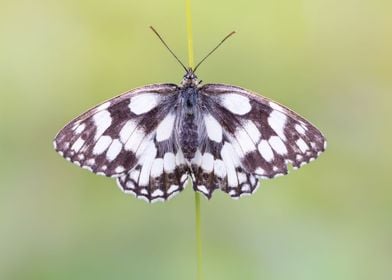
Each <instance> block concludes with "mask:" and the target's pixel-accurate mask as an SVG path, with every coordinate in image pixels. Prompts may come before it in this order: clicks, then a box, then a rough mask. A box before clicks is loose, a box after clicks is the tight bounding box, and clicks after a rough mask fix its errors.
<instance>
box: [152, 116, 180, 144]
mask: <svg viewBox="0 0 392 280" xmlns="http://www.w3.org/2000/svg"><path fill="white" fill-rule="evenodd" d="M175 119H176V116H175V114H172V113H169V114H168V115H167V116H166V117H165V118H164V119H163V120H162V121H161V122H160V123H159V125H158V127H157V132H156V133H157V136H156V139H157V141H158V142H161V141H164V140H167V139H169V138H170V136H171V135H172V132H173V127H174V121H175Z"/></svg>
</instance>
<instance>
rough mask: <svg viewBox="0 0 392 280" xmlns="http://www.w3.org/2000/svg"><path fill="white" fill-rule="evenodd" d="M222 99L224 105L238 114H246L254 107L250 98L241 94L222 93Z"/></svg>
mask: <svg viewBox="0 0 392 280" xmlns="http://www.w3.org/2000/svg"><path fill="white" fill-rule="evenodd" d="M221 101H222V106H223V107H225V108H226V109H227V110H229V111H230V112H232V113H233V114H236V115H245V114H247V113H249V112H250V110H251V109H252V106H251V105H250V102H249V98H247V97H245V96H243V95H240V94H235V93H228V94H222V95H221Z"/></svg>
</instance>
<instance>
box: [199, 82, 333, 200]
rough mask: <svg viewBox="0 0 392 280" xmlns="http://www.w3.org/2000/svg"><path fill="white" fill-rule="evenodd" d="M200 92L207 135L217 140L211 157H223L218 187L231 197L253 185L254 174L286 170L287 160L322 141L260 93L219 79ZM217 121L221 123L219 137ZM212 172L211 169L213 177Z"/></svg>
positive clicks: (302, 158)
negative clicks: (218, 143) (220, 183)
mask: <svg viewBox="0 0 392 280" xmlns="http://www.w3.org/2000/svg"><path fill="white" fill-rule="evenodd" d="M200 94H201V100H202V104H203V107H204V108H205V109H204V110H205V111H206V112H207V114H208V118H207V120H206V121H205V123H206V125H207V128H206V131H207V136H208V137H207V139H208V140H209V141H213V142H215V141H217V142H220V149H218V150H219V152H218V150H217V151H216V153H215V155H214V160H222V161H223V163H224V167H225V171H226V177H225V178H224V179H223V181H224V184H223V186H226V188H222V189H223V190H224V191H226V192H228V193H229V194H230V195H231V196H232V197H239V196H241V195H242V194H249V193H252V192H253V191H254V190H255V189H256V187H257V182H256V185H255V184H254V181H255V179H256V178H273V177H276V176H279V175H285V174H287V172H288V169H287V165H288V164H289V163H290V164H292V165H293V167H294V168H299V167H301V166H302V165H304V164H306V163H308V162H310V161H312V160H314V159H315V158H317V157H318V156H319V155H320V153H321V152H323V151H324V149H325V147H326V141H325V138H324V136H323V135H322V134H321V132H320V131H319V130H318V129H317V128H316V127H315V126H313V125H312V124H311V123H310V122H308V121H307V120H305V119H304V118H302V117H301V116H299V115H298V114H296V113H294V112H293V111H292V110H290V109H288V108H287V107H285V106H283V105H280V104H278V103H276V102H274V101H271V100H269V99H267V98H265V97H262V96H259V95H257V94H254V93H252V92H250V91H247V90H245V89H242V88H239V87H235V86H230V85H223V84H207V85H204V86H203V87H201V88H200ZM211 118H212V121H211ZM209 120H210V121H209ZM208 127H210V128H208ZM217 127H221V129H222V137H221V138H220V136H219V135H220V134H219V133H218V134H217V133H216V131H217V129H216V128H217ZM218 130H219V129H218ZM208 131H210V133H208ZM214 138H215V141H214ZM214 163H215V162H214ZM217 170H218V169H217ZM222 170H224V169H223V168H222ZM218 173H219V172H216V170H215V169H214V176H215V177H216V176H217V175H218ZM221 173H222V174H223V171H222V172H221ZM244 175H245V176H246V177H244Z"/></svg>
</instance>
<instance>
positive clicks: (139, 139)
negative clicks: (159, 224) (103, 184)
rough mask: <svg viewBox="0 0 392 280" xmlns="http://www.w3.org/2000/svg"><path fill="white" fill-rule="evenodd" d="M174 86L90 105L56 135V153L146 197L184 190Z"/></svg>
mask: <svg viewBox="0 0 392 280" xmlns="http://www.w3.org/2000/svg"><path fill="white" fill-rule="evenodd" d="M178 94H179V90H178V86H177V85H174V84H160V85H151V86H145V87H142V88H139V89H135V90H131V91H129V92H126V93H124V94H122V95H120V96H118V97H115V98H113V99H111V100H108V101H106V102H104V103H103V104H101V105H99V106H96V107H95V108H92V109H90V110H89V111H87V112H86V113H84V114H82V115H81V116H79V117H77V118H76V119H74V120H73V121H71V122H70V123H69V124H67V125H66V126H65V127H64V128H63V129H62V130H61V131H60V132H59V133H58V134H57V136H56V137H55V140H54V146H55V149H56V151H57V152H58V153H60V154H61V155H62V156H63V157H64V158H66V159H67V160H69V161H71V162H73V163H74V164H76V165H78V166H81V167H83V168H85V169H88V170H90V171H92V172H94V173H96V174H99V175H105V176H111V177H116V178H117V182H118V185H119V186H120V188H121V189H122V190H123V191H125V192H126V193H131V194H134V195H136V196H137V197H139V198H142V199H144V200H148V201H156V200H165V199H167V198H169V197H172V196H173V195H174V194H176V193H178V192H179V191H180V190H182V188H183V186H184V183H185V181H186V179H187V172H188V171H187V167H186V166H185V161H184V157H183V155H182V153H181V151H178V149H177V146H176V145H175V141H174V137H173V133H174V123H175V117H176V116H175V112H174V109H173V107H174V105H175V103H176V102H177V98H178Z"/></svg>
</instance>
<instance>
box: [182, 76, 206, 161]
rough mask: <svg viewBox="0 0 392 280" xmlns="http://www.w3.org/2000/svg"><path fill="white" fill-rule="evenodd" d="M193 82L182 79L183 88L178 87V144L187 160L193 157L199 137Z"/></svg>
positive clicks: (194, 84)
mask: <svg viewBox="0 0 392 280" xmlns="http://www.w3.org/2000/svg"><path fill="white" fill-rule="evenodd" d="M187 74H188V73H187ZM194 81H195V80H193V79H187V78H186V77H184V81H183V82H184V83H183V86H182V87H180V94H179V106H178V113H179V114H178V116H179V117H178V118H177V128H178V142H179V145H180V147H181V150H182V152H183V154H184V157H185V158H186V159H188V160H191V159H192V158H193V157H194V156H195V153H196V151H197V148H198V147H199V136H200V135H199V131H200V120H201V116H200V114H201V112H200V105H199V102H200V100H199V92H198V88H197V84H196V83H194ZM184 84H185V85H184Z"/></svg>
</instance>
